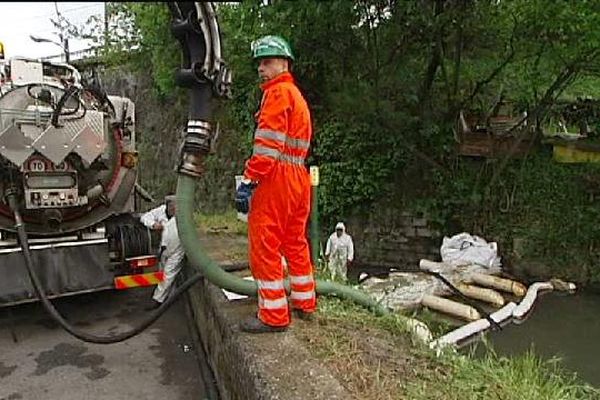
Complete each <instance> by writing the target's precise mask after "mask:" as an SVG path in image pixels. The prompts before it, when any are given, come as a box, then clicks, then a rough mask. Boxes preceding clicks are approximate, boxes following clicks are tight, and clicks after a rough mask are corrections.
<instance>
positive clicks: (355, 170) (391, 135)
mask: <svg viewBox="0 0 600 400" xmlns="http://www.w3.org/2000/svg"><path fill="white" fill-rule="evenodd" d="M110 5H111V7H110V14H111V23H114V24H115V25H117V26H119V29H114V30H113V29H111V30H109V31H108V32H104V31H103V30H102V29H95V28H94V26H93V24H91V25H90V28H92V29H90V31H89V32H87V33H86V34H89V35H91V36H93V37H96V38H97V40H98V42H99V43H104V47H103V48H102V50H101V54H102V56H103V57H104V59H105V60H106V61H107V63H108V65H109V67H110V66H113V67H118V68H119V69H120V71H123V70H125V69H126V68H129V69H130V70H131V71H133V72H134V73H137V74H138V75H142V76H150V77H151V78H152V85H153V94H152V96H150V93H144V94H143V95H140V98H141V100H144V99H145V98H146V97H152V99H153V101H154V103H152V104H153V106H154V107H155V108H153V109H152V110H153V112H152V113H150V114H152V115H156V116H157V117H155V118H157V119H158V120H159V122H158V123H157V124H155V125H153V126H152V127H151V128H152V129H150V128H148V130H147V131H145V132H143V134H142V136H141V142H142V143H141V145H140V149H143V152H142V156H141V163H142V165H143V169H142V170H141V174H142V178H143V181H150V182H151V184H152V185H154V186H153V188H156V189H157V190H158V191H164V190H167V188H169V185H171V184H172V182H173V181H174V179H173V177H172V176H171V175H172V174H166V173H165V171H171V170H172V166H173V163H174V158H172V157H171V156H174V150H173V151H171V152H170V153H169V154H164V152H163V154H162V157H158V154H159V153H160V152H162V151H163V149H165V148H171V147H173V148H175V147H176V143H175V139H174V137H175V132H178V130H179V129H181V123H182V120H183V118H184V116H182V115H181V114H182V110H185V107H184V105H185V99H186V94H185V93H184V92H182V91H181V90H177V89H175V87H174V83H173V80H172V71H173V69H174V68H176V67H177V65H178V62H179V58H180V57H179V55H178V53H179V45H178V44H177V42H176V41H175V40H174V39H173V38H172V37H171V34H170V32H169V26H168V23H167V21H168V19H169V17H168V13H167V8H166V6H165V4H164V3H110ZM218 15H219V19H220V22H221V29H222V34H223V43H224V52H223V53H224V56H225V58H226V60H227V61H228V63H229V65H230V67H231V68H232V70H233V71H234V87H233V99H232V100H231V101H229V102H227V103H226V104H222V105H221V106H220V107H219V109H218V112H217V116H218V119H219V121H220V122H221V135H220V137H221V139H220V143H219V145H218V149H217V150H218V151H217V154H215V155H211V156H210V157H209V158H208V160H207V163H206V170H207V171H206V176H205V179H204V180H203V181H202V183H201V185H200V188H199V190H198V193H197V199H198V205H199V208H200V209H201V210H202V211H201V214H199V215H198V216H197V219H198V220H200V221H202V222H201V223H200V225H201V226H203V227H204V228H203V229H205V231H206V232H210V231H211V229H212V230H214V231H218V230H219V229H221V228H222V227H225V226H226V227H227V228H223V229H225V230H226V231H227V232H236V233H242V232H243V231H244V229H245V227H242V226H240V225H239V224H238V223H237V221H235V220H234V218H235V214H234V213H233V212H232V211H231V208H232V197H233V182H234V181H233V177H234V175H235V174H239V173H240V172H241V171H242V168H243V160H244V159H245V158H247V157H248V156H249V155H250V151H251V138H252V132H253V130H254V118H253V114H254V112H255V111H256V109H257V108H258V103H259V99H260V90H259V89H258V85H257V83H258V81H257V77H256V70H255V66H254V65H253V64H252V62H251V60H250V56H249V44H250V42H251V41H252V40H254V39H256V38H257V37H258V36H260V35H263V34H280V35H282V36H284V37H286V38H288V39H289V41H290V43H291V45H292V48H293V49H294V52H295V54H296V56H297V62H296V64H295V65H294V74H295V76H296V77H297V79H298V82H299V84H300V86H301V89H302V91H303V92H304V94H305V95H306V97H307V99H308V100H309V103H310V105H311V108H312V111H313V115H314V128H315V147H314V153H313V156H312V159H311V161H312V162H313V163H317V164H318V165H319V166H320V167H321V187H320V191H319V196H320V199H319V201H320V211H321V215H322V219H323V220H322V221H321V226H324V227H325V226H332V223H333V222H335V221H337V220H338V219H347V218H348V217H350V216H355V215H365V214H367V213H369V212H372V213H376V212H379V211H380V210H381V208H382V207H386V208H387V207H390V208H394V209H397V210H399V211H400V210H411V211H423V212H426V213H427V216H428V218H430V219H432V220H433V221H434V223H435V224H436V225H437V227H436V228H438V229H439V230H440V231H441V232H444V233H446V232H452V233H453V232H456V231H460V230H465V231H469V232H471V233H474V234H478V235H481V236H483V237H485V238H486V239H488V240H493V241H497V242H499V244H500V250H501V253H502V254H503V256H507V255H511V256H512V257H513V259H514V260H516V261H518V264H519V265H526V264H527V263H539V264H540V265H544V266H545V268H548V269H549V270H548V271H545V273H547V274H548V275H554V276H559V277H563V278H568V279H575V280H577V281H578V282H593V283H600V268H599V267H598V263H597V260H598V258H599V256H600V245H599V242H598V241H599V240H600V228H599V227H598V226H599V225H598V223H597V221H598V219H599V217H600V206H599V204H598V189H597V188H598V187H599V184H600V170H599V168H598V166H594V165H564V164H557V163H555V162H553V161H552V158H551V154H550V152H549V148H548V147H543V146H541V145H540V144H539V141H540V139H541V138H542V134H543V132H542V129H541V127H542V126H547V125H548V124H549V123H550V122H552V121H550V120H551V119H552V120H553V121H555V120H556V115H554V114H553V112H552V110H553V106H554V105H555V103H556V102H557V101H558V100H561V99H569V100H573V99H576V98H577V97H580V96H592V97H597V96H598V95H600V80H599V78H600V30H599V29H597V27H598V26H600V2H597V1H592V0H589V1H586V0H580V1H577V2H570V3H569V4H568V6H565V4H564V2H559V1H547V0H506V1H505V0H503V1H492V0H490V1H468V0H448V1H442V0H415V1H392V0H355V1H347V0H336V1H326V2H325V1H313V0H297V1H282V0H271V1H266V2H265V1H258V0H256V1H245V2H242V3H235V4H219V6H218ZM107 33H108V34H107ZM503 99H508V100H512V101H514V103H515V106H516V109H517V111H527V115H528V119H527V124H528V127H530V128H531V129H530V133H531V134H533V137H534V139H535V141H534V145H532V146H530V147H529V148H528V149H527V151H526V152H525V156H524V157H523V158H519V159H515V157H513V155H512V154H510V153H509V154H508V155H506V156H500V157H497V158H496V159H471V158H466V157H460V156H458V155H457V151H456V144H457V140H456V137H457V119H458V115H459V112H460V111H461V110H466V111H471V112H475V113H479V114H481V115H482V116H483V117H484V119H485V118H486V117H489V116H490V115H492V113H493V109H494V108H495V106H496V105H497V104H498V102H499V101H500V100H503ZM138 110H139V109H138ZM146 112H147V111H146ZM175 114H177V116H178V117H177V118H175V117H173V115H175ZM145 118H150V116H149V115H147V116H144V117H143V118H138V121H140V123H141V124H143V123H144V122H143V119H145ZM161 124H162V125H161ZM597 134H598V133H597V132H596V135H597ZM161 135H164V136H161ZM166 137H168V138H170V139H169V140H166V139H165V140H163V139H164V138H166ZM517 137H519V138H521V136H519V135H518V134H517ZM158 138H160V140H159V139H158ZM163 145H164V146H165V147H161V146H163ZM171 190H172V189H171ZM160 194H163V193H160ZM221 213H224V214H222V215H221ZM214 214H218V215H217V216H214ZM357 229H360V228H359V227H357ZM319 270H320V273H323V271H322V269H321V268H320V269H319ZM539 271H540V270H539V269H538V270H536V272H535V273H536V274H537V275H538V276H539V275H540V272H539ZM320 307H321V310H322V312H321V313H320V314H321V316H320V317H319V319H318V324H317V327H316V328H315V329H316V332H315V329H310V330H307V331H306V335H305V336H304V338H305V340H306V341H307V342H308V343H310V344H311V346H309V348H311V350H312V351H314V352H315V354H316V355H317V356H319V357H321V358H322V359H323V362H324V363H325V364H327V365H328V367H329V368H330V369H332V370H333V371H336V372H337V373H338V377H339V379H340V382H342V383H343V384H344V385H345V386H346V387H348V388H349V390H350V391H352V392H353V393H356V396H357V397H358V398H361V399H383V398H410V399H494V398H497V399H538V398H543V399H561V400H562V399H593V398H599V395H598V393H597V392H593V391H592V389H589V388H586V387H584V386H582V385H580V384H578V383H576V382H575V381H574V380H573V379H572V378H571V377H569V376H567V375H565V374H564V373H563V372H561V371H560V370H558V369H557V368H556V365H555V363H553V362H549V363H544V362H541V361H540V360H539V359H537V358H536V357H534V356H533V355H531V354H527V355H524V356H521V357H517V358H510V359H508V358H500V357H496V356H495V355H493V354H490V355H489V356H488V357H487V358H485V359H483V360H475V359H470V358H465V357H457V356H455V355H446V356H445V357H443V358H441V359H437V358H435V359H433V358H431V357H432V356H431V355H429V354H428V353H427V352H426V351H425V350H424V349H421V348H419V347H418V346H415V345H413V344H412V343H409V339H408V338H407V335H405V334H404V332H405V330H404V327H403V326H402V324H401V322H400V320H399V319H398V318H394V316H386V317H382V318H376V317H374V316H373V315H371V314H369V313H367V312H366V311H364V310H363V309H361V308H359V307H354V306H352V305H348V304H345V303H342V302H339V301H338V300H335V299H332V300H329V299H321V306H320ZM443 328H444V327H440V329H443ZM302 332H303V331H301V332H300V335H302Z"/></svg>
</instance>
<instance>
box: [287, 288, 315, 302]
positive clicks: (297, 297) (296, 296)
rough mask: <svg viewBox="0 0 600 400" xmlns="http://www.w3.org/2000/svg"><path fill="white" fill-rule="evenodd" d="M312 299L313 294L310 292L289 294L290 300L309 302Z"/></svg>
mask: <svg viewBox="0 0 600 400" xmlns="http://www.w3.org/2000/svg"><path fill="white" fill-rule="evenodd" d="M313 297H315V292H314V291H312V290H311V291H310V292H295V291H293V290H292V293H290V299H292V300H311V299H312V298H313Z"/></svg>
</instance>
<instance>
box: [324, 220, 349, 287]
mask: <svg viewBox="0 0 600 400" xmlns="http://www.w3.org/2000/svg"><path fill="white" fill-rule="evenodd" d="M325 259H326V260H327V267H328V269H329V272H330V274H331V278H332V279H335V278H336V277H337V276H339V277H340V278H342V280H344V281H346V280H348V276H347V274H348V266H349V265H350V264H351V263H352V260H354V243H353V242H352V236H350V235H348V234H347V233H346V226H345V225H344V223H343V222H338V223H337V225H336V226H335V232H334V233H332V234H331V236H329V239H328V240H327V246H326V247H325Z"/></svg>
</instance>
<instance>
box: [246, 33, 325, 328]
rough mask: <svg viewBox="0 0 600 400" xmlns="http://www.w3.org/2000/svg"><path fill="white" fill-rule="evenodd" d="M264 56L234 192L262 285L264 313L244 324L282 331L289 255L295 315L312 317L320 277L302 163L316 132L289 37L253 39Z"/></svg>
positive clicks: (254, 53) (285, 317)
mask: <svg viewBox="0 0 600 400" xmlns="http://www.w3.org/2000/svg"><path fill="white" fill-rule="evenodd" d="M252 56H253V58H254V59H255V60H257V61H258V62H259V65H258V74H259V76H260V78H261V79H262V81H263V83H262V85H261V89H262V90H263V97H262V101H261V106H260V110H259V112H258V113H257V128H256V131H255V133H254V148H253V153H252V157H251V158H250V159H249V160H248V161H247V162H246V167H245V170H244V179H243V180H242V183H241V184H240V185H239V187H238V189H237V192H236V199H235V201H236V208H237V210H238V211H239V212H243V213H249V214H248V242H249V259H250V270H251V271H252V276H253V277H254V280H255V281H256V284H257V286H258V314H257V316H255V317H251V318H248V319H247V320H245V321H243V322H242V323H241V324H240V328H241V330H243V331H246V332H252V333H263V332H281V331H284V330H286V329H287V326H288V325H289V324H290V310H289V307H288V299H287V296H286V291H285V287H284V272H283V266H282V262H281V256H282V255H283V256H284V257H285V259H286V261H287V264H288V272H289V278H290V286H291V293H290V298H289V300H290V302H291V308H292V309H293V312H294V315H295V316H297V317H298V318H301V319H308V320H309V319H312V316H313V314H312V313H314V311H315V309H316V305H317V303H316V297H315V281H314V277H313V266H312V263H311V259H310V251H309V247H308V240H307V238H306V222H307V220H308V216H309V213H310V177H309V173H308V171H307V169H306V167H305V165H304V160H305V158H306V157H307V154H308V150H309V147H310V140H311V136H312V127H311V116H310V111H309V109H308V105H307V103H306V100H305V99H304V98H303V97H302V94H301V93H300V91H299V90H298V88H297V86H296V85H295V83H294V78H293V76H292V74H291V73H290V67H291V62H292V61H293V60H294V56H293V55H292V51H291V48H290V46H289V44H288V43H287V42H286V41H285V40H284V39H282V38H281V37H278V36H265V37H263V38H260V39H259V40H257V41H255V42H253V43H252Z"/></svg>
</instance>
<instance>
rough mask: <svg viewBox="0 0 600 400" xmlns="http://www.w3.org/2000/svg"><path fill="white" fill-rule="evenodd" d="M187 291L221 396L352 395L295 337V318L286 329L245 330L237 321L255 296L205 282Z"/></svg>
mask: <svg viewBox="0 0 600 400" xmlns="http://www.w3.org/2000/svg"><path fill="white" fill-rule="evenodd" d="M185 274H186V275H189V274H190V270H189V269H188V270H186V271H185ZM188 296H189V299H190V303H191V306H192V313H193V315H194V319H195V324H196V325H197V327H198V330H199V331H200V336H201V339H202V342H203V345H204V348H205V352H206V354H207V356H208V362H209V364H210V366H211V368H212V370H213V373H214V374H215V378H216V379H217V385H218V387H219V392H220V395H221V398H222V399H224V400H228V399H244V400H254V399H256V400H258V399H261V400H262V399H278V400H279V399H280V400H288V399H289V400H292V399H293V400H301V399H302V400H305V399H311V400H320V399H323V400H325V399H348V398H351V395H350V393H348V392H347V391H346V390H345V389H344V388H343V387H342V386H341V385H340V383H339V382H338V381H337V380H336V379H335V378H334V377H333V376H332V375H331V373H330V372H329V371H328V370H327V369H325V368H324V367H322V366H321V365H320V363H319V362H318V360H316V359H314V358H313V357H312V356H311V355H310V353H309V352H308V350H307V349H306V348H305V347H304V345H303V343H301V342H300V341H298V339H296V337H295V336H294V325H293V324H294V322H292V326H291V328H290V329H289V330H288V331H287V332H285V333H272V334H260V335H251V334H246V333H243V332H240V331H239V329H238V326H237V325H238V323H239V321H240V320H242V319H243V318H245V317H247V316H249V315H252V314H253V313H255V312H256V300H255V299H242V300H235V301H229V300H227V298H226V297H225V295H224V294H223V292H222V291H221V290H220V289H219V288H217V287H216V286H214V285H212V284H211V283H209V282H206V281H201V282H199V283H198V284H197V285H195V286H194V287H192V288H191V289H190V290H189V291H188ZM296 323H307V322H304V321H299V322H296Z"/></svg>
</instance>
